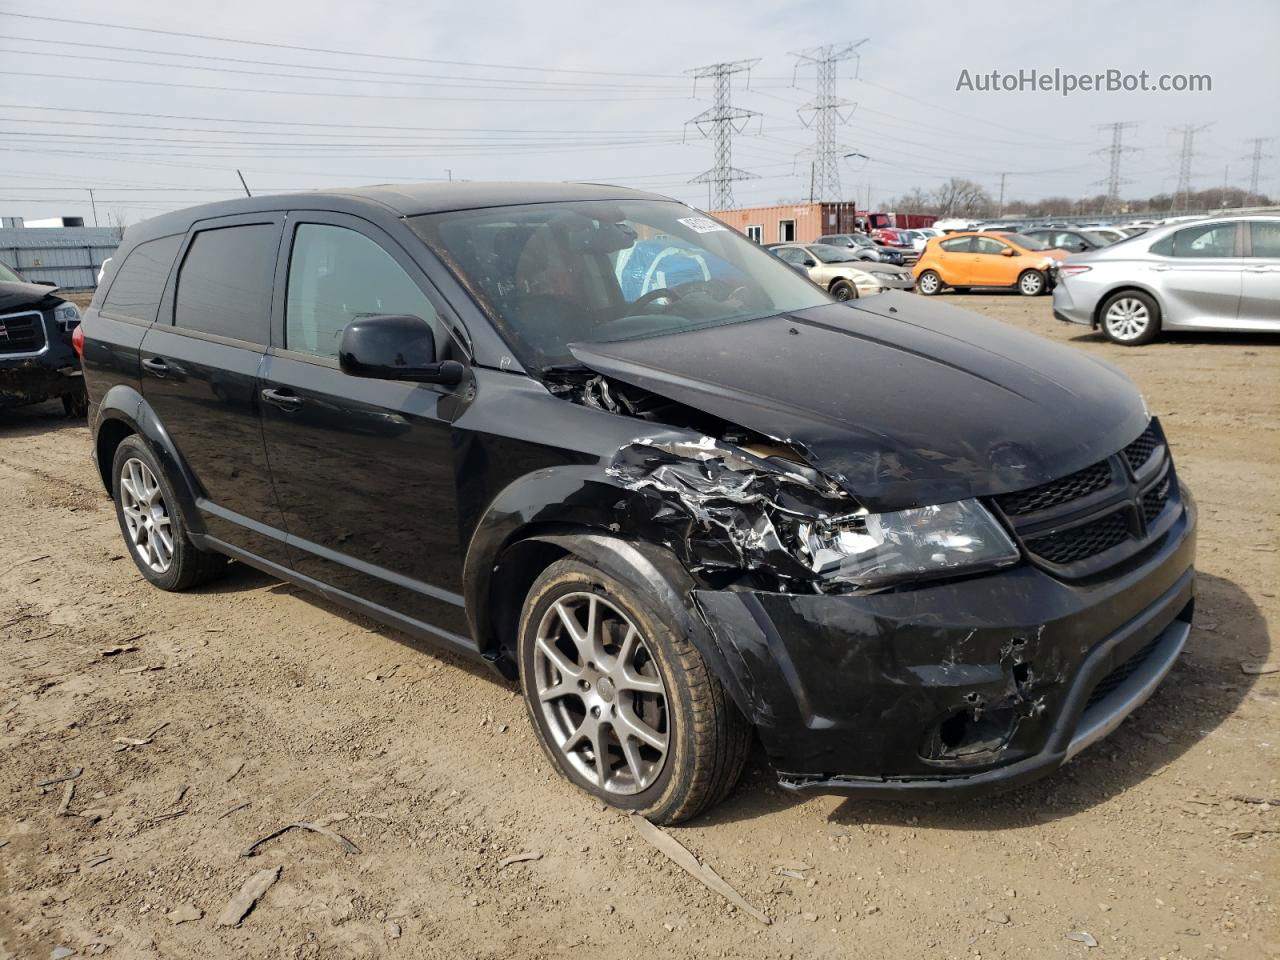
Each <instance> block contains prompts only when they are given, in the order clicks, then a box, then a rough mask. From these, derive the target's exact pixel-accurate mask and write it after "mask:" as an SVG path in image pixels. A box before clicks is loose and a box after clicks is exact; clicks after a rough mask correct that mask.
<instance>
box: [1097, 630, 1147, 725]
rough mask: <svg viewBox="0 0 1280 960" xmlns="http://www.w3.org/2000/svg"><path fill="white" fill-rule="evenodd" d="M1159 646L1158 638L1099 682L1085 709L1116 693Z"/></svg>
mask: <svg viewBox="0 0 1280 960" xmlns="http://www.w3.org/2000/svg"><path fill="white" fill-rule="evenodd" d="M1159 645H1160V637H1159V636H1157V637H1156V638H1155V639H1154V640H1152V641H1151V642H1150V643H1148V644H1147V645H1146V646H1145V647H1143V648H1142V649H1141V650H1139V651H1138V652H1137V653H1135V654H1134V655H1133V656H1132V657H1130V658H1129V659H1128V660H1126V661H1125V662H1124V663H1122V664H1120V666H1118V667H1116V668H1115V669H1114V670H1112V671H1111V672H1110V673H1108V674H1107V675H1106V676H1105V677H1103V678H1102V679H1101V680H1099V681H1098V685H1097V686H1096V687H1094V688H1093V692H1092V693H1090V694H1089V702H1088V703H1086V704H1085V709H1086V710H1088V709H1089V708H1090V707H1092V706H1094V705H1095V704H1098V703H1101V702H1102V701H1103V700H1105V699H1106V698H1107V697H1108V696H1110V695H1111V694H1112V693H1114V692H1115V689H1116V687H1118V686H1120V684H1122V683H1124V682H1125V681H1126V680H1128V679H1129V678H1130V677H1131V676H1133V672H1134V671H1135V670H1137V669H1138V668H1139V667H1140V666H1142V664H1143V661H1145V660H1146V659H1147V657H1149V656H1151V652H1152V651H1153V650H1155V648H1156V647H1157V646H1159Z"/></svg>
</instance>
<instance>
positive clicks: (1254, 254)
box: [1237, 220, 1280, 331]
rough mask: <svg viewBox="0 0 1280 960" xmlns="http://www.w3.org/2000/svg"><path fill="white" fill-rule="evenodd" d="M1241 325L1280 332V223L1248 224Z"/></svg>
mask: <svg viewBox="0 0 1280 960" xmlns="http://www.w3.org/2000/svg"><path fill="white" fill-rule="evenodd" d="M1247 230H1248V234H1247V236H1246V238H1245V239H1246V242H1247V246H1246V247H1245V268H1244V276H1243V284H1242V286H1241V291H1240V315H1239V318H1238V321H1237V322H1238V323H1239V324H1240V326H1241V328H1243V329H1245V330H1275V331H1280V220H1251V221H1249V223H1248V224H1247Z"/></svg>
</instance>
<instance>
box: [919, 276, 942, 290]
mask: <svg viewBox="0 0 1280 960" xmlns="http://www.w3.org/2000/svg"><path fill="white" fill-rule="evenodd" d="M941 285H942V281H941V280H939V279H938V277H937V275H936V274H933V273H926V274H925V275H924V276H922V277H921V278H920V292H921V293H936V292H937V291H938V287H939V286H941Z"/></svg>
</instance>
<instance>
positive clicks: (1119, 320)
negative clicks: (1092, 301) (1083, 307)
mask: <svg viewBox="0 0 1280 960" xmlns="http://www.w3.org/2000/svg"><path fill="white" fill-rule="evenodd" d="M1098 325H1099V326H1100V327H1102V332H1103V333H1104V334H1105V335H1106V337H1107V339H1108V340H1110V341H1111V342H1112V343H1118V344H1120V345H1121V346H1125V347H1140V346H1142V345H1143V344H1144V343H1150V342H1151V341H1152V340H1154V339H1155V338H1156V337H1158V336H1160V304H1158V303H1156V300H1155V297H1153V296H1151V295H1150V294H1149V293H1143V292H1142V291H1141V290H1122V291H1121V292H1119V293H1114V294H1112V295H1111V296H1109V297H1107V299H1106V300H1104V301H1103V303H1102V309H1101V310H1099V311H1098Z"/></svg>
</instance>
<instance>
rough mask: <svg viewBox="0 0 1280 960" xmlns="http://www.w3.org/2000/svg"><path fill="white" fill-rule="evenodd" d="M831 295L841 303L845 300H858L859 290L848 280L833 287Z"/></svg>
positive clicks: (841, 281)
mask: <svg viewBox="0 0 1280 960" xmlns="http://www.w3.org/2000/svg"><path fill="white" fill-rule="evenodd" d="M831 295H832V296H833V297H835V298H836V299H837V300H839V301H840V302H841V303H843V302H844V301H845V300H857V299H858V288H857V287H855V286H854V285H853V284H852V283H850V282H849V281H848V280H837V281H836V282H835V283H833V284H832V285H831Z"/></svg>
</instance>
